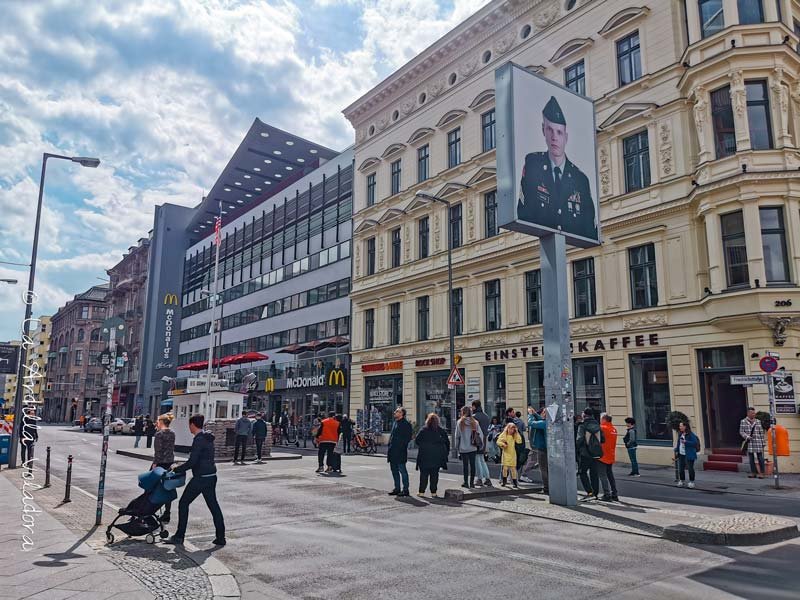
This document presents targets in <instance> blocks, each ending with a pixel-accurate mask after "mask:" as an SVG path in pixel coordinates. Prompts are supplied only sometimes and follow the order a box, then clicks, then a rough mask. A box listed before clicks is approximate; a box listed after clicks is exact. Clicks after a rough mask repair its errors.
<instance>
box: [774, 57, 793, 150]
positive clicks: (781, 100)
mask: <svg viewBox="0 0 800 600" xmlns="http://www.w3.org/2000/svg"><path fill="white" fill-rule="evenodd" d="M769 88H770V91H771V92H772V93H771V98H770V100H771V102H770V106H771V107H772V118H773V119H774V121H775V147H776V148H784V147H786V146H791V145H792V140H791V137H790V136H789V88H788V87H787V85H786V84H785V83H784V81H783V69H781V68H780V67H778V68H776V69H775V71H774V73H773V75H772V76H771V77H770V81H769Z"/></svg>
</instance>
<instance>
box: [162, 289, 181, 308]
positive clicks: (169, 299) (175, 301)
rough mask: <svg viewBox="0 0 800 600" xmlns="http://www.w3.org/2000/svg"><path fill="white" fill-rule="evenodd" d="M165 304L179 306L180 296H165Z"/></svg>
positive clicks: (168, 294) (167, 294)
mask: <svg viewBox="0 0 800 600" xmlns="http://www.w3.org/2000/svg"><path fill="white" fill-rule="evenodd" d="M164 304H175V305H176V306H177V304H178V296H177V295H176V294H170V293H169V292H168V293H166V294H164Z"/></svg>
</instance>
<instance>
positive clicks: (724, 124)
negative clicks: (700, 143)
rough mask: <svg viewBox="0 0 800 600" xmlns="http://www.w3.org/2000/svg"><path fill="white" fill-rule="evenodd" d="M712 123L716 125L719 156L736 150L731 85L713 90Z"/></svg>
mask: <svg viewBox="0 0 800 600" xmlns="http://www.w3.org/2000/svg"><path fill="white" fill-rule="evenodd" d="M711 123H712V125H713V126H714V147H715V148H716V151H717V158H725V157H726V156H731V155H732V154H734V153H735V152H736V131H735V129H734V123H733V108H732V107H731V87H730V86H729V85H726V86H725V87H724V88H720V89H718V90H716V91H713V92H711Z"/></svg>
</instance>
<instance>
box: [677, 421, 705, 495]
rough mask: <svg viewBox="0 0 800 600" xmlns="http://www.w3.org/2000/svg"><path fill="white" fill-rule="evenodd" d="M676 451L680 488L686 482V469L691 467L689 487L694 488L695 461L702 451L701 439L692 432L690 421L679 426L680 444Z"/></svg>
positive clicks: (682, 422)
mask: <svg viewBox="0 0 800 600" xmlns="http://www.w3.org/2000/svg"><path fill="white" fill-rule="evenodd" d="M674 451H675V460H677V462H678V474H679V476H680V480H679V481H678V487H683V485H684V483H685V481H686V467H689V485H688V487H690V488H693V487H694V461H696V460H697V453H698V452H699V451H700V438H699V437H697V435H695V433H694V432H693V431H692V428H691V427H690V426H689V423H688V421H681V423H679V424H678V443H677V444H676V445H675V448H674Z"/></svg>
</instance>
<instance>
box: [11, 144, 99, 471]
mask: <svg viewBox="0 0 800 600" xmlns="http://www.w3.org/2000/svg"><path fill="white" fill-rule="evenodd" d="M49 158H54V159H61V160H69V161H72V162H75V163H78V164H79V165H81V166H82V167H90V168H95V167H97V166H98V165H99V164H100V159H99V158H89V157H86V156H62V155H60V154H50V153H49V152H45V153H44V154H43V155H42V175H41V178H40V179H39V201H38V204H37V205H36V224H35V225H34V228H33V249H32V251H31V270H30V274H29V275H28V291H27V292H26V294H25V320H24V321H23V322H22V339H23V344H22V347H21V348H20V353H19V365H18V367H17V392H16V394H15V396H14V428H13V429H12V433H11V448H9V451H8V466H9V468H11V469H14V468H16V466H17V447H18V445H19V436H20V435H21V433H22V387H23V386H22V381H23V376H24V373H25V370H24V367H25V362H26V360H27V358H28V356H27V355H28V352H27V348H26V346H25V343H24V340H26V339H29V335H30V331H31V314H32V313H33V283H34V280H35V277H36V254H37V252H38V250H39V224H40V223H41V219H42V196H43V195H44V177H45V173H46V171H47V160H48V159H49ZM14 283H16V282H14Z"/></svg>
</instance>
